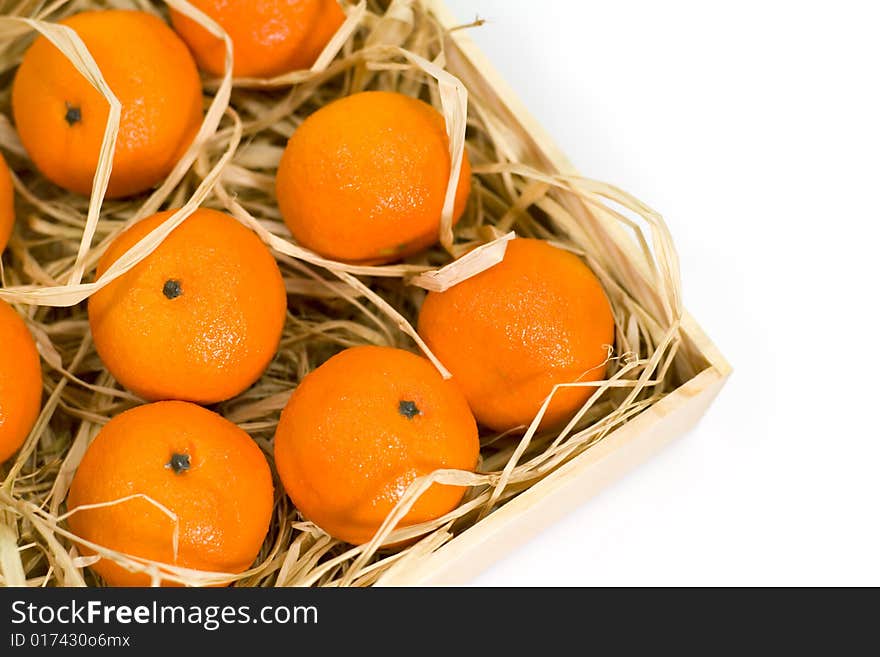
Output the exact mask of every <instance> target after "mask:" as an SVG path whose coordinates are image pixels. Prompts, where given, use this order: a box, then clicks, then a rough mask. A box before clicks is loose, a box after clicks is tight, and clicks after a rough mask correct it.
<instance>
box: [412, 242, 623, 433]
mask: <svg viewBox="0 0 880 657" xmlns="http://www.w3.org/2000/svg"><path fill="white" fill-rule="evenodd" d="M418 328H419V333H420V334H421V336H422V338H424V340H425V342H427V344H428V346H429V347H430V348H431V350H432V351H433V352H434V354H435V355H436V356H437V357H438V358H439V359H440V361H441V362H442V363H443V364H444V365H445V366H446V367H447V368H448V369H449V370H450V372H452V375H453V378H452V381H453V382H455V383H456V384H457V385H458V386H459V387H460V388H461V390H462V391H463V392H464V394H465V397H467V400H468V403H469V404H470V406H471V409H472V410H473V412H474V415H475V416H476V418H477V420H478V421H479V422H480V423H481V424H483V425H484V426H486V427H489V428H490V429H493V430H495V431H508V430H511V429H514V428H516V427H519V426H528V425H529V424H530V423H531V422H532V420H533V419H534V417H535V415H536V414H537V413H538V411H539V410H540V407H541V405H542V404H543V403H544V400H545V399H546V398H547V396H548V395H549V394H550V393H551V392H552V390H553V386H554V385H557V384H560V383H573V382H586V381H600V380H602V379H603V378H604V376H605V369H606V368H605V365H604V363H605V360H606V358H607V356H608V350H607V347H606V345H613V344H614V316H613V314H612V311H611V305H610V304H609V302H608V298H607V297H606V296H605V292H604V291H603V289H602V285H601V284H600V283H599V281H598V279H597V278H596V277H595V275H594V274H593V272H592V271H590V269H589V268H588V267H587V266H586V265H585V264H584V263H583V262H582V261H581V260H580V259H579V258H577V257H576V256H574V255H572V254H570V253H568V252H566V251H563V250H562V249H558V248H556V247H554V246H550V245H549V244H547V243H546V242H543V241H541V240H532V239H516V240H513V241H512V242H510V244H509V245H508V247H507V253H506V255H505V258H504V261H503V262H502V263H500V264H498V265H496V266H495V267H492V268H491V269H488V270H486V271H485V272H483V273H481V274H478V275H477V276H474V277H473V278H471V279H469V280H466V281H464V282H463V283H460V284H458V285H456V286H455V287H453V288H451V289H449V290H447V291H446V292H442V293H436V292H431V293H429V294H428V296H427V298H426V299H425V303H424V305H423V306H422V310H421V313H420V315H419V324H418ZM592 394H593V389H591V388H588V387H585V388H570V389H561V390H559V391H558V392H557V393H556V395H554V398H553V401H552V402H551V404H550V406H549V408H548V409H547V413H546V414H545V416H544V421H543V422H542V426H543V427H550V426H554V425H557V424H558V423H560V422H563V421H566V420H568V419H570V418H571V416H572V415H573V414H574V412H575V411H576V410H577V409H578V408H580V407H581V406H582V405H583V404H584V403H585V402H586V401H587V400H588V399H589V398H590V396H591V395H592Z"/></svg>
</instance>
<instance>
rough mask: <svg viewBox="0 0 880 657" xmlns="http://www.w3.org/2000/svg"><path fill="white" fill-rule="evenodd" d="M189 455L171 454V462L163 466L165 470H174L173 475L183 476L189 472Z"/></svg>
mask: <svg viewBox="0 0 880 657" xmlns="http://www.w3.org/2000/svg"><path fill="white" fill-rule="evenodd" d="M189 466H190V462H189V454H172V455H171V460H170V461H168V463H166V464H165V467H166V468H171V469H172V470H174V474H183V473H184V472H186V471H187V470H189Z"/></svg>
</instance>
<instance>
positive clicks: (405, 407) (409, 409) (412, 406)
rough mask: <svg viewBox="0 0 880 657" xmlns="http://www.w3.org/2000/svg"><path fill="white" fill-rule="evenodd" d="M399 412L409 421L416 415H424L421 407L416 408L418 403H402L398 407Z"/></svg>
mask: <svg viewBox="0 0 880 657" xmlns="http://www.w3.org/2000/svg"><path fill="white" fill-rule="evenodd" d="M397 410H398V412H399V413H400V414H401V415H403V416H404V417H405V418H406V419H407V420H412V419H413V418H414V417H415V416H416V415H421V414H422V412H421V411H420V410H419V407H418V406H416V403H415V402H412V401H401V402H400V404H398V405H397Z"/></svg>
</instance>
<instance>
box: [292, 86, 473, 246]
mask: <svg viewBox="0 0 880 657" xmlns="http://www.w3.org/2000/svg"><path fill="white" fill-rule="evenodd" d="M449 169H450V157H449V139H448V137H447V135H446V128H445V121H444V119H443V116H442V115H441V114H440V113H439V112H438V111H437V110H435V109H434V108H433V107H431V106H430V105H428V104H427V103H423V102H422V101H420V100H416V99H413V98H410V97H408V96H404V95H402V94H398V93H393V92H387V91H367V92H363V93H358V94H354V95H352V96H348V97H346V98H342V99H340V100H337V101H335V102H332V103H330V104H329V105H326V106H324V107H323V108H321V109H320V110H318V111H317V112H315V113H314V114H312V115H311V116H310V117H309V118H307V119H306V120H305V121H304V122H303V123H302V125H301V126H300V127H299V129H297V131H296V132H295V133H294V134H293V136H292V137H291V138H290V141H289V142H288V144H287V148H286V150H285V151H284V156H283V157H282V159H281V165H280V167H279V168H278V177H277V182H276V191H277V195H278V205H279V208H280V209H281V213H282V215H283V216H284V220H285V222H286V223H287V226H288V227H289V228H290V230H291V232H292V233H293V236H294V237H295V238H296V240H297V241H298V242H299V243H300V244H302V245H303V246H305V247H306V248H309V249H312V250H313V251H315V252H317V253H319V254H321V255H323V256H325V257H328V258H332V259H334V260H341V261H347V262H360V263H383V262H392V261H394V260H399V259H401V258H404V257H406V256H408V255H412V254H414V253H418V252H420V251H422V250H424V249H425V248H427V247H429V246H431V245H432V244H434V243H436V242H437V239H438V236H439V229H440V215H441V212H442V210H443V200H444V197H445V195H446V186H447V183H448V181H449ZM470 178H471V167H470V162H469V161H468V159H467V154H465V158H464V162H463V163H462V170H461V177H460V178H459V184H458V189H457V193H456V197H455V211H454V217H455V220H456V221H457V220H458V219H459V218H460V217H461V215H462V213H463V212H464V210H465V206H466V205H467V199H468V195H469V194H470V189H471V179H470Z"/></svg>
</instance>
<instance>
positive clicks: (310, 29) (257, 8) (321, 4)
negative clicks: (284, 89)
mask: <svg viewBox="0 0 880 657" xmlns="http://www.w3.org/2000/svg"><path fill="white" fill-rule="evenodd" d="M190 1H191V2H192V4H193V5H194V6H195V7H197V8H199V9H201V10H202V11H203V12H205V13H206V14H207V15H208V16H210V17H211V18H213V19H214V20H215V21H216V22H217V23H218V24H219V25H220V27H222V28H223V29H224V30H226V33H227V34H228V35H229V37H230V38H231V39H232V45H233V53H234V58H235V59H234V62H233V67H232V74H233V76H235V77H244V78H271V77H275V76H277V75H282V74H284V73H289V72H290V71H296V70H299V69H305V68H309V67H311V66H312V64H314V63H315V60H316V59H318V55H320V54H321V51H322V50H324V46H326V45H327V43H328V42H329V41H330V39H331V38H332V37H333V35H334V34H335V33H336V30H338V29H339V26H340V25H342V23H343V21H344V20H345V13H344V12H343V11H342V7H340V6H339V3H338V2H337V0H261V1H260V2H253V0H190ZM171 23H172V25H174V29H175V30H177V33H178V34H179V35H180V36H181V37H182V38H183V40H184V41H186V43H187V45H189V47H190V49H191V50H192V52H193V54H194V55H195V57H196V61H198V63H199V66H200V67H201V68H202V69H203V70H205V71H207V72H208V73H210V74H211V75H214V76H217V77H219V76H221V75H223V64H224V61H225V58H226V48H225V46H224V44H223V41H222V40H220V39H217V38H215V37H213V36H211V34H210V33H209V32H208V31H207V30H205V29H204V28H202V26H201V25H199V24H198V23H196V22H195V21H193V20H191V19H189V18H187V17H186V16H184V15H183V14H181V13H179V12H177V11H174V10H172V11H171Z"/></svg>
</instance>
